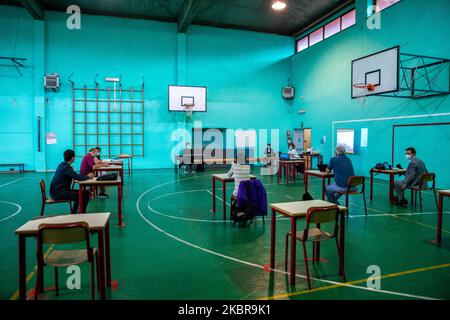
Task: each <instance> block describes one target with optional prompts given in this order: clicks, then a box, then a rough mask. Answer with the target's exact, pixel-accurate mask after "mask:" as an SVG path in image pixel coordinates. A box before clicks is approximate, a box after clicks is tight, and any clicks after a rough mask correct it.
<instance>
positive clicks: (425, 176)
mask: <svg viewBox="0 0 450 320" xmlns="http://www.w3.org/2000/svg"><path fill="white" fill-rule="evenodd" d="M435 179H436V175H435V174H434V173H422V174H421V175H420V185H423V184H425V183H428V182H432V183H433V186H434V182H435Z"/></svg>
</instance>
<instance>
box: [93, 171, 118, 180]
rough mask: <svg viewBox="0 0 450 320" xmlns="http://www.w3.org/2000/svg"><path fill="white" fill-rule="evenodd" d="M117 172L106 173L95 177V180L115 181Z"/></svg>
mask: <svg viewBox="0 0 450 320" xmlns="http://www.w3.org/2000/svg"><path fill="white" fill-rule="evenodd" d="M116 180H117V173H107V174H104V175H102V176H100V177H98V178H97V181H116Z"/></svg>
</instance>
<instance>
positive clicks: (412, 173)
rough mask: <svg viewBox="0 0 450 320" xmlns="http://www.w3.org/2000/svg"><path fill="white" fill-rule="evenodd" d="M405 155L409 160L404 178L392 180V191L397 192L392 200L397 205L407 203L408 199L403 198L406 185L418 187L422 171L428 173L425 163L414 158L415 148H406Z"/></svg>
mask: <svg viewBox="0 0 450 320" xmlns="http://www.w3.org/2000/svg"><path fill="white" fill-rule="evenodd" d="M405 157H406V160H408V161H409V164H408V167H407V168H406V172H405V179H404V180H399V181H395V182H394V191H395V193H396V194H397V196H396V197H394V201H395V204H396V205H398V206H406V205H408V200H406V199H405V195H404V193H405V189H406V187H411V186H414V187H418V186H419V184H420V176H421V175H422V173H428V171H427V168H426V166H425V163H424V162H423V161H422V160H420V159H418V158H416V149H415V148H413V147H409V148H407V149H406V155H405Z"/></svg>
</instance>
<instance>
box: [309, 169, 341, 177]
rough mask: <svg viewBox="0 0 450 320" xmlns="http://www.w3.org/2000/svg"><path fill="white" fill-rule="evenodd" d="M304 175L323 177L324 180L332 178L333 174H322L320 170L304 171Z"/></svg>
mask: <svg viewBox="0 0 450 320" xmlns="http://www.w3.org/2000/svg"><path fill="white" fill-rule="evenodd" d="M305 173H306V174H309V175H311V176H316V177H325V178H332V177H334V174H333V173H327V172H322V171H320V170H305Z"/></svg>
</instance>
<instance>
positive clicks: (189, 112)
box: [183, 104, 194, 118]
mask: <svg viewBox="0 0 450 320" xmlns="http://www.w3.org/2000/svg"><path fill="white" fill-rule="evenodd" d="M183 107H184V110H185V111H186V117H188V118H190V117H192V112H193V109H194V104H184V105H183Z"/></svg>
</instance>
